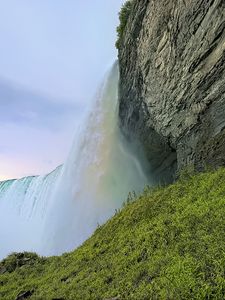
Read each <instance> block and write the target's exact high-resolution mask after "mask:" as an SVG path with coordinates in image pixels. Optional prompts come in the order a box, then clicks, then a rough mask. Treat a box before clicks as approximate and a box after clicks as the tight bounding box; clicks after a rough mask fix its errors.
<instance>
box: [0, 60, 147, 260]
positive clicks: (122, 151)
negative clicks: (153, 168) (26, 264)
mask: <svg viewBox="0 0 225 300" xmlns="http://www.w3.org/2000/svg"><path fill="white" fill-rule="evenodd" d="M117 86H118V66H117V64H115V65H114V66H113V68H112V69H111V71H110V72H109V74H108V75H107V76H106V79H105V80H104V82H103V85H102V87H101V89H100V91H99V92H98V94H97V96H96V100H95V101H94V102H93V105H92V107H91V108H90V110H89V112H88V113H87V116H86V117H85V119H84V120H83V122H82V124H81V125H80V128H79V130H77V132H76V135H75V139H74V145H73V147H72V149H71V152H70V154H69V157H68V159H67V161H66V163H65V164H64V165H63V166H62V167H59V168H58V169H56V170H55V171H54V172H52V173H51V174H49V175H47V176H44V177H43V176H40V177H27V178H24V179H21V180H15V181H6V182H2V183H0V245H1V246H0V247H1V248H0V257H2V256H4V255H5V254H7V253H9V252H12V251H21V250H29V251H31V250H32V251H36V252H38V253H40V254H42V255H58V254H61V253H63V252H66V251H70V250H72V249H74V248H75V247H77V246H78V245H80V244H81V243H82V242H83V241H84V240H85V239H87V238H88V237H89V236H90V235H91V234H92V233H93V231H94V230H95V228H96V227H97V225H98V224H102V223H103V222H105V221H106V220H107V219H108V218H109V217H110V216H112V215H113V214H114V212H115V209H117V208H119V207H121V205H122V203H123V201H124V200H126V198H127V195H128V193H129V191H134V190H135V191H137V192H139V191H141V189H142V188H143V186H144V185H145V184H146V183H149V178H147V177H146V175H145V173H144V172H143V169H142V167H141V163H140V160H139V159H137V157H136V156H135V155H134V151H133V150H132V148H133V146H132V145H131V144H129V143H128V142H127V141H126V140H125V139H124V137H123V136H122V135H121V133H120V130H119V128H118V112H117V110H118V101H117V93H118V89H117ZM2 217H3V218H2ZM2 245H3V247H2Z"/></svg>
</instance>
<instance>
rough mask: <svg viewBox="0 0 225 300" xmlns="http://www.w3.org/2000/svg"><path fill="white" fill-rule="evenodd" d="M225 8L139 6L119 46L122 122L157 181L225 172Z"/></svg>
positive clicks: (150, 1)
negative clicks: (191, 171) (208, 170)
mask: <svg viewBox="0 0 225 300" xmlns="http://www.w3.org/2000/svg"><path fill="white" fill-rule="evenodd" d="M224 62H225V1H224V0H211V1H210V0H191V1H187V0H178V1H174V0H167V1H165V0H157V1H156V0H134V1H133V3H132V7H131V11H130V13H129V17H128V20H127V23H126V26H125V29H124V32H123V35H122V37H121V41H120V45H119V65H120V83H119V117H120V125H121V128H122V129H123V131H124V132H125V134H126V135H127V136H129V137H132V138H136V139H137V140H138V141H140V142H141V144H142V145H143V147H144V150H145V152H146V154H147V157H148V160H149V162H150V164H151V168H152V170H153V171H154V172H155V174H159V175H160V176H164V178H165V179H166V180H172V178H173V177H174V174H175V172H176V171H178V172H179V171H180V170H181V169H182V168H184V167H186V166H187V165H189V164H191V165H193V166H194V167H195V168H196V169H197V170H199V171H201V170H202V169H204V168H205V166H213V167H218V166H224V165H225V64H224Z"/></svg>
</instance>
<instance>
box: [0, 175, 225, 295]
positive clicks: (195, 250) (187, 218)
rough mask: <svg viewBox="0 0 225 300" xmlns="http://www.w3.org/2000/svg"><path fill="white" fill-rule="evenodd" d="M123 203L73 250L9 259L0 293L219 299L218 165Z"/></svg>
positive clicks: (223, 179) (224, 205) (224, 244)
mask: <svg viewBox="0 0 225 300" xmlns="http://www.w3.org/2000/svg"><path fill="white" fill-rule="evenodd" d="M128 202H129V203H128V204H126V205H125V207H124V208H123V209H122V210H121V211H120V212H117V214H116V215H115V216H114V217H113V218H112V219H111V220H109V221H108V222H107V223H106V224H105V225H104V226H101V227H99V228H98V229H97V230H96V232H95V233H94V235H93V236H92V237H91V238H90V239H89V240H88V241H86V242H85V243H84V244H83V245H82V246H81V247H80V248H78V249H77V250H75V251H73V252H71V253H67V254H64V255H62V256H60V257H50V258H46V259H41V258H38V257H36V256H35V258H34V259H32V263H30V264H29V263H28V264H25V266H24V264H22V265H20V264H18V263H14V262H13V263H12V268H11V267H10V268H9V269H8V268H7V270H4V272H3V274H1V275H0V299H5V300H7V299H10V300H11V299H16V297H17V295H19V294H21V293H23V292H26V291H32V293H30V294H31V296H30V298H29V299H42V300H43V299H46V300H48V299H71V300H72V299H73V300H74V299H79V300H80V299H82V300H85V299H112V298H115V299H135V300H138V299H140V300H143V299H146V300H147V299H148V300H149V299H224V294H225V277H224V272H225V270H224V266H225V236H224V232H225V218H224V215H225V169H220V170H217V171H216V172H208V173H204V174H199V175H196V174H192V175H191V174H189V175H188V176H187V177H185V175H183V177H182V180H180V181H178V182H177V183H175V184H173V185H171V186H168V187H164V188H160V187H158V188H155V189H153V190H152V189H148V188H146V189H145V191H144V192H143V193H142V195H141V196H140V197H138V198H137V199H136V200H135V201H133V199H132V201H128ZM27 255H28V254H26V256H27ZM14 258H15V256H14ZM14 258H13V257H9V258H7V259H6V260H4V261H3V262H2V263H0V270H1V268H3V266H5V264H9V265H10V266H11V261H14ZM17 259H18V257H17V258H16V260H17ZM6 262H7V263H6ZM15 265H16V267H15ZM0 273H1V272H0Z"/></svg>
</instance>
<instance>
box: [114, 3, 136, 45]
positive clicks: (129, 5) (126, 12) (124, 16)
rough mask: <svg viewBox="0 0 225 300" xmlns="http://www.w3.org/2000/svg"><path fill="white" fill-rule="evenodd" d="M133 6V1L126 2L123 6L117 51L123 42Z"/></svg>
mask: <svg viewBox="0 0 225 300" xmlns="http://www.w3.org/2000/svg"><path fill="white" fill-rule="evenodd" d="M132 4H133V1H132V0H128V1H126V2H125V3H124V4H123V5H122V7H121V10H120V12H119V20H120V24H119V26H118V27H117V37H118V38H117V41H116V48H117V49H119V48H120V44H121V40H122V37H123V33H124V29H125V27H126V25H127V20H128V18H129V15H130V12H131V8H132Z"/></svg>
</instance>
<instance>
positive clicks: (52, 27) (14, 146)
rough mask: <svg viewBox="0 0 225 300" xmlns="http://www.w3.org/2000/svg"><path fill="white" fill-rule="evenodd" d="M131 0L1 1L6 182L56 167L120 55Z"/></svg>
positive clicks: (1, 170) (0, 157)
mask: <svg viewBox="0 0 225 300" xmlns="http://www.w3.org/2000/svg"><path fill="white" fill-rule="evenodd" d="M122 3H123V0H107V1H106V0H86V1H84V0H7V1H6V0H0V39H1V44H0V180H1V179H6V178H15V177H21V176H26V175H35V174H43V173H46V172H49V171H51V170H52V169H54V168H55V167H56V166H57V165H59V164H61V163H63V161H64V160H65V159H66V157H67V154H68V151H69V148H70V146H71V143H72V139H73V135H74V129H75V127H76V124H77V123H78V122H79V119H80V116H81V115H82V113H83V111H84V109H85V108H86V107H87V106H88V103H90V101H91V100H92V99H93V96H94V94H95V91H96V89H97V87H98V85H99V84H100V82H101V80H102V78H103V76H104V73H105V72H106V71H107V69H108V68H109V66H110V65H111V64H112V63H113V61H114V60H115V59H116V56H117V52H116V49H115V46H114V44H115V40H116V26H117V24H118V12H119V10H120V7H121V5H122Z"/></svg>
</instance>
